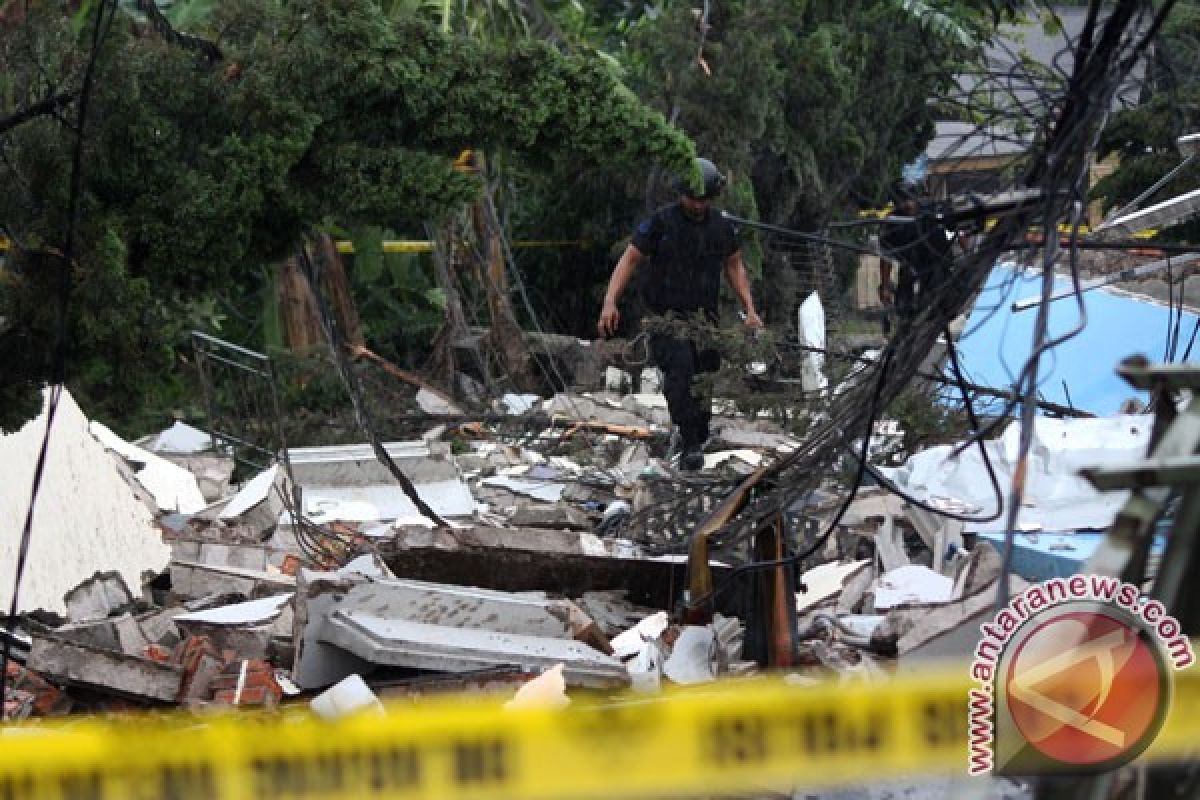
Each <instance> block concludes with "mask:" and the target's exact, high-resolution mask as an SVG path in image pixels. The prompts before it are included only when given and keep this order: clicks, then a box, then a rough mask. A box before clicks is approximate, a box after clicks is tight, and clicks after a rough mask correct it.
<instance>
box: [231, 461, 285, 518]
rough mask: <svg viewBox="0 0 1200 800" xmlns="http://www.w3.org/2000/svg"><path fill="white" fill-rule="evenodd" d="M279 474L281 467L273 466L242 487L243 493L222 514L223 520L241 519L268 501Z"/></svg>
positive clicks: (236, 496)
mask: <svg viewBox="0 0 1200 800" xmlns="http://www.w3.org/2000/svg"><path fill="white" fill-rule="evenodd" d="M278 474H279V465H278V464H273V465H272V466H271V467H270V469H265V470H263V471H262V472H260V473H258V474H257V475H255V476H254V477H253V478H252V479H251V480H250V482H249V483H247V484H246V485H245V486H243V487H242V489H241V491H239V492H238V493H237V494H235V495H234V496H233V499H232V500H230V501H229V505H227V506H225V510H224V511H222V512H221V519H233V518H234V517H240V516H241V515H242V514H245V513H246V512H247V511H249V510H250V509H252V508H254V507H255V506H256V505H258V504H259V503H261V502H263V501H264V500H266V499H267V497H268V496H269V495H270V494H271V487H272V486H274V485H275V476H276V475H278Z"/></svg>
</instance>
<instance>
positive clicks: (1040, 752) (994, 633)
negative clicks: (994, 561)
mask: <svg viewBox="0 0 1200 800" xmlns="http://www.w3.org/2000/svg"><path fill="white" fill-rule="evenodd" d="M980 630H981V631H982V633H983V636H982V638H981V639H980V641H979V644H978V645H977V646H976V648H975V658H974V661H973V662H972V664H971V677H972V679H973V680H975V681H977V682H978V683H979V686H978V687H977V688H973V689H971V691H970V704H969V712H968V713H969V725H970V727H969V731H970V737H969V744H968V747H969V752H968V759H969V760H968V767H967V771H968V773H970V774H971V775H983V774H986V773H989V772H996V773H1001V774H1005V773H1007V774H1014V775H1016V774H1029V773H1035V772H1045V771H1047V770H1059V771H1064V770H1065V771H1070V772H1074V773H1081V772H1100V771H1105V770H1110V769H1114V768H1116V767H1119V766H1122V765H1123V764H1126V763H1128V762H1130V761H1132V760H1133V759H1135V758H1137V757H1138V756H1139V755H1141V753H1142V752H1143V751H1144V750H1145V749H1146V748H1147V747H1148V746H1149V745H1150V743H1151V742H1153V741H1154V737H1155V736H1157V735H1158V732H1159V729H1160V728H1161V727H1162V724H1163V720H1164V719H1165V718H1166V714H1167V709H1168V708H1170V704H1171V694H1172V690H1173V676H1172V673H1173V672H1174V670H1177V669H1183V668H1184V667H1187V666H1190V665H1191V664H1192V662H1193V661H1194V660H1195V656H1194V654H1193V653H1192V645H1191V642H1190V641H1189V640H1188V638H1187V637H1186V636H1184V635H1183V633H1182V631H1181V629H1180V625H1179V622H1178V621H1177V620H1176V619H1175V618H1174V617H1172V616H1170V615H1168V614H1167V610H1166V608H1164V607H1163V605H1162V603H1160V602H1158V601H1157V600H1152V599H1150V598H1147V597H1144V596H1142V595H1141V593H1140V592H1139V591H1138V588H1137V587H1136V586H1133V585H1132V584H1128V583H1123V582H1121V581H1120V580H1119V579H1117V578H1110V577H1106V576H1100V575H1073V576H1071V577H1070V578H1054V579H1052V580H1048V581H1045V582H1044V583H1040V584H1035V585H1033V586H1031V587H1029V588H1028V589H1026V590H1025V591H1024V592H1022V593H1021V594H1019V595H1017V596H1015V597H1013V599H1012V600H1011V601H1010V602H1009V603H1008V605H1007V606H1005V607H1004V608H1003V609H1001V610H1000V611H999V613H997V614H996V615H995V617H994V618H993V619H992V620H991V621H990V622H987V623H985V624H983V625H981V626H980Z"/></svg>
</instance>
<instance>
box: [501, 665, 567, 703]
mask: <svg viewBox="0 0 1200 800" xmlns="http://www.w3.org/2000/svg"><path fill="white" fill-rule="evenodd" d="M565 666H566V665H565V664H555V665H554V666H553V667H551V668H550V669H548V670H546V671H545V672H543V673H542V674H541V675H538V676H537V677H536V678H534V679H533V680H531V681H529V682H528V683H526V684H524V685H522V686H521V687H520V688H519V689H517V693H516V695H514V696H513V699H511V700H509V701H508V702H507V703H505V704H504V707H505V708H506V709H508V710H510V711H512V710H515V709H521V708H550V709H557V708H566V707H567V706H569V705H570V704H571V698H569V697H567V681H566V679H565V678H563V669H564V667H565Z"/></svg>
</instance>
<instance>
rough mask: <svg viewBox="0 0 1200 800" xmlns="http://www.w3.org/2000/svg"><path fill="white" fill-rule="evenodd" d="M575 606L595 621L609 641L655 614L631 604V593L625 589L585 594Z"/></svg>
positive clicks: (576, 601) (650, 609) (649, 609)
mask: <svg viewBox="0 0 1200 800" xmlns="http://www.w3.org/2000/svg"><path fill="white" fill-rule="evenodd" d="M575 605H577V606H579V608H580V609H582V610H583V612H584V613H585V614H587V615H588V616H589V617H590V618H591V619H593V620H594V621H595V622H596V625H597V626H598V627H599V628H600V630H601V631H602V632H603V633H604V635H605V636H607V637H608V638H609V639H611V638H612V637H614V636H616V635H618V634H619V633H621V632H622V631H626V630H629V629H630V628H632V627H633V626H635V625H637V624H638V622H639V621H640V620H642V619H645V618H646V617H648V616H650V615H651V614H654V613H655V611H654V609H652V608H647V607H645V606H639V605H635V604H634V603H632V602H630V600H629V593H628V592H626V591H625V590H624V589H609V590H607V591H599V592H584V593H583V594H581V595H580V596H579V597H577V598H576V599H575Z"/></svg>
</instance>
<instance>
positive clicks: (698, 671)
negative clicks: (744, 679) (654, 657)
mask: <svg viewBox="0 0 1200 800" xmlns="http://www.w3.org/2000/svg"><path fill="white" fill-rule="evenodd" d="M662 670H663V675H665V676H666V677H667V678H668V679H670V680H671V681H672V682H674V683H680V684H685V685H686V684H692V683H708V682H709V681H713V680H716V678H717V639H716V635H715V634H714V633H713V629H712V628H710V627H708V626H707V625H685V626H684V628H683V630H681V631H680V633H679V638H677V639H676V640H675V644H674V645H673V646H672V647H671V655H670V656H668V657H667V660H666V662H664V663H663V666H662Z"/></svg>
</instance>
